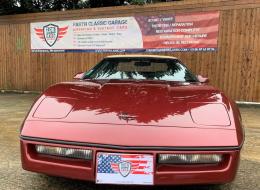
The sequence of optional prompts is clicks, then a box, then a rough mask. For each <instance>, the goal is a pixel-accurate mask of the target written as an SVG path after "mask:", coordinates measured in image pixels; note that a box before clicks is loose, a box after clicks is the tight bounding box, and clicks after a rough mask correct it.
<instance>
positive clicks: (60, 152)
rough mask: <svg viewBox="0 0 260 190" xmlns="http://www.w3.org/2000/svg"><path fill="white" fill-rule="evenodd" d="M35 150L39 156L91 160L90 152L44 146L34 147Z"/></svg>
mask: <svg viewBox="0 0 260 190" xmlns="http://www.w3.org/2000/svg"><path fill="white" fill-rule="evenodd" d="M35 149H36V152H37V153H39V154H46V155H52V156H61V157H67V158H77V159H85V160H90V159H92V150H85V149H74V148H64V147H53V146H44V145H35Z"/></svg>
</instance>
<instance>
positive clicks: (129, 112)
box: [28, 80, 232, 127]
mask: <svg viewBox="0 0 260 190" xmlns="http://www.w3.org/2000/svg"><path fill="white" fill-rule="evenodd" d="M231 111H232V110H231V108H230V104H229V101H228V99H227V98H226V97H225V96H224V95H223V94H222V93H221V92H219V91H218V90H216V89H215V88H213V87H211V86H209V85H204V84H201V83H176V82H164V81H151V82H149V81H146V82H144V81H115V80H114V81H113V80H110V81H79V82H66V83H60V84H57V85H54V86H52V87H50V88H49V89H48V90H46V91H45V92H44V93H43V95H42V96H41V97H40V98H39V100H38V101H37V103H36V104H35V106H34V108H33V109H32V111H31V113H30V114H29V117H28V120H48V121H49V120H51V121H60V122H78V123H94V124H114V125H125V124H127V125H140V126H146V125H149V126H164V127H165V126H169V127H174V126H176V127H212V126H215V127H228V126H231V122H232V120H231V119H230V114H231V113H230V112H231Z"/></svg>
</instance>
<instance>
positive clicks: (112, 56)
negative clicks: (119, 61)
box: [106, 54, 177, 59]
mask: <svg viewBox="0 0 260 190" xmlns="http://www.w3.org/2000/svg"><path fill="white" fill-rule="evenodd" d="M128 57H131V58H134V57H136V58H142V57H144V58H146V57H147V58H162V59H177V58H176V57H172V56H165V55H142V54H131V55H110V56H107V57H106V58H128Z"/></svg>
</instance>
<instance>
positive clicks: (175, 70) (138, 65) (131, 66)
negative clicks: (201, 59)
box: [84, 58, 197, 82]
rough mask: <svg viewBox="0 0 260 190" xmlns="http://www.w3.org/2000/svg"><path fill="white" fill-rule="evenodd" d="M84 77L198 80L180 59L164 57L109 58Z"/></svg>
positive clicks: (177, 80)
mask: <svg viewBox="0 0 260 190" xmlns="http://www.w3.org/2000/svg"><path fill="white" fill-rule="evenodd" d="M84 78H85V79H108V80H109V79H119V80H164V81H176V82H197V79H196V77H195V76H194V75H193V74H192V73H191V72H190V71H189V70H188V69H187V68H186V67H185V66H184V65H182V64H181V63H180V61H179V60H177V59H162V58H107V59H104V60H103V61H101V62H100V63H99V64H98V65H97V66H95V67H94V68H93V69H92V70H90V71H89V72H87V73H86V75H85V77H84Z"/></svg>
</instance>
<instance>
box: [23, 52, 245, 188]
mask: <svg viewBox="0 0 260 190" xmlns="http://www.w3.org/2000/svg"><path fill="white" fill-rule="evenodd" d="M74 78H75V79H76V80H74V81H72V82H63V83H60V84H56V85H53V86H51V87H50V88H48V89H47V90H46V91H45V92H44V93H43V94H42V95H41V96H40V98H39V99H38V100H37V101H36V102H35V104H34V105H33V107H32V108H31V110H30V112H29V114H28V116H27V117H26V119H25V121H24V123H23V126H22V129H21V136H20V138H21V155H22V158H21V159H22V166H23V168H24V169H25V170H28V171H33V172H40V173H45V174H48V175H54V176H63V177H67V178H74V179H81V180H88V181H93V182H95V183H98V184H130V185H175V184H221V183H228V182H231V181H232V180H233V179H234V177H235V175H236V172H237V169H238V165H239V155H240V150H241V148H242V145H243V141H244V133H243V128H242V124H241V116H240V113H239V110H238V108H237V106H236V104H235V103H234V102H233V101H231V100H230V99H228V98H227V97H226V96H225V95H224V94H223V93H222V92H221V91H219V90H217V89H216V88H214V87H212V86H210V85H208V80H207V79H206V78H203V77H202V76H195V75H194V74H192V73H191V71H189V70H188V69H187V67H186V66H185V65H183V64H182V63H181V62H180V61H179V60H178V59H177V58H174V57H167V56H152V55H150V56H148V55H123V56H109V57H106V58H104V59H103V60H102V61H101V62H100V63H99V64H97V65H96V66H95V67H94V68H93V69H91V70H90V71H88V72H85V73H81V74H77V75H76V76H75V77H74Z"/></svg>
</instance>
